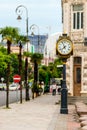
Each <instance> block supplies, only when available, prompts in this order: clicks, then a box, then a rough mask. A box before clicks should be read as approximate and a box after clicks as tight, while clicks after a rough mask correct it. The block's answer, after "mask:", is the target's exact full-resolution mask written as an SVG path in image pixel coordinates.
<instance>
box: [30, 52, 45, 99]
mask: <svg viewBox="0 0 87 130" xmlns="http://www.w3.org/2000/svg"><path fill="white" fill-rule="evenodd" d="M42 59H43V55H42V54H40V53H34V54H31V62H33V64H34V84H33V86H34V88H33V93H34V90H35V91H36V87H38V84H37V81H38V65H39V64H40V63H41V60H42ZM37 89H38V88H37ZM37 92H38V91H37ZM33 98H34V95H33Z"/></svg>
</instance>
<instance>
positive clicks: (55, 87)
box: [52, 82, 57, 95]
mask: <svg viewBox="0 0 87 130" xmlns="http://www.w3.org/2000/svg"><path fill="white" fill-rule="evenodd" d="M56 89H57V86H56V83H55V82H54V83H53V85H52V95H56Z"/></svg>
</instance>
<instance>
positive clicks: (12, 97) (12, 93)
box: [0, 89, 31, 106]
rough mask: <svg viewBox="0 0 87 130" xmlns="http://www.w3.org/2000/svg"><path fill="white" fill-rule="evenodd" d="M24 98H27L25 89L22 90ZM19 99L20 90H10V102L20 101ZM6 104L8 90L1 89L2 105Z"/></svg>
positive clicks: (0, 103) (0, 98)
mask: <svg viewBox="0 0 87 130" xmlns="http://www.w3.org/2000/svg"><path fill="white" fill-rule="evenodd" d="M30 95H31V93H30ZM22 98H23V99H25V89H23V90H22ZM19 100H20V90H18V91H9V103H13V102H18V101H19ZM5 104H6V91H0V106H3V105H5Z"/></svg>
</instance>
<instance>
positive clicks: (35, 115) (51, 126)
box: [0, 94, 79, 130]
mask: <svg viewBox="0 0 87 130" xmlns="http://www.w3.org/2000/svg"><path fill="white" fill-rule="evenodd" d="M59 100H60V95H56V96H52V95H51V94H45V95H41V96H39V97H37V98H35V99H34V100H33V99H31V100H30V101H27V102H25V101H23V103H22V104H20V103H19V102H18V103H13V104H9V106H10V109H6V108H5V106H3V107H0V130H78V128H79V123H78V122H76V120H75V119H74V117H75V113H74V110H75V108H74V106H73V105H70V106H69V114H60V104H56V102H58V101H59ZM73 114H74V115H73ZM72 126H73V128H72Z"/></svg>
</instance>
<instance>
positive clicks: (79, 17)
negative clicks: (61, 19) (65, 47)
mask: <svg viewBox="0 0 87 130" xmlns="http://www.w3.org/2000/svg"><path fill="white" fill-rule="evenodd" d="M82 28H83V5H73V29H82Z"/></svg>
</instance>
